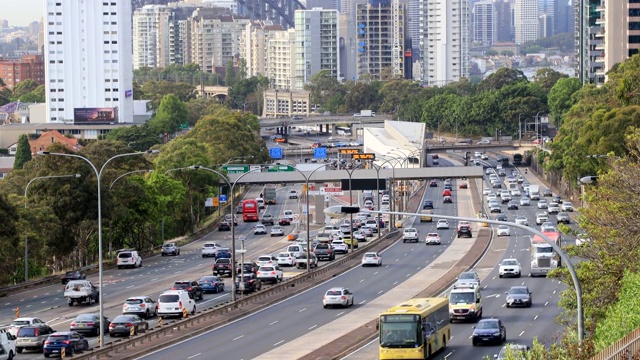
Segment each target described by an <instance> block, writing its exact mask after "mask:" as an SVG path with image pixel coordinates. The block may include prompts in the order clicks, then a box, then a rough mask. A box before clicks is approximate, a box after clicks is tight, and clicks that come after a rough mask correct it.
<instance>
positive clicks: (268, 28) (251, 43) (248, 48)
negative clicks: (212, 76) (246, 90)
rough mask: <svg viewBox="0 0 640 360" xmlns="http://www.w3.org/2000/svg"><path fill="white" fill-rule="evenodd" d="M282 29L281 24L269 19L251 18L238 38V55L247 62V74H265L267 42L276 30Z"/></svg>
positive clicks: (249, 75)
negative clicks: (275, 23)
mask: <svg viewBox="0 0 640 360" xmlns="http://www.w3.org/2000/svg"><path fill="white" fill-rule="evenodd" d="M281 31H284V29H283V28H282V25H279V24H278V25H274V24H273V22H272V21H270V20H251V21H250V22H249V23H248V24H247V25H246V27H245V29H244V32H243V33H242V37H241V38H240V51H241V52H240V57H241V58H243V59H245V61H246V62H247V76H248V77H251V76H256V75H262V76H265V77H266V76H267V56H268V53H267V44H268V42H269V39H270V38H271V37H272V36H273V35H274V34H275V33H277V32H281Z"/></svg>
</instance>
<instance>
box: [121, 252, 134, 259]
mask: <svg viewBox="0 0 640 360" xmlns="http://www.w3.org/2000/svg"><path fill="white" fill-rule="evenodd" d="M118 257H119V258H120V259H126V258H130V257H131V253H120V254H118Z"/></svg>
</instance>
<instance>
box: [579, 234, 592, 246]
mask: <svg viewBox="0 0 640 360" xmlns="http://www.w3.org/2000/svg"><path fill="white" fill-rule="evenodd" d="M590 242H591V238H590V237H589V235H587V234H578V236H577V237H576V246H582V245H585V244H588V243H590Z"/></svg>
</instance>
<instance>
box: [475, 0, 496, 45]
mask: <svg viewBox="0 0 640 360" xmlns="http://www.w3.org/2000/svg"><path fill="white" fill-rule="evenodd" d="M497 27H498V24H497V18H496V9H495V7H494V4H493V1H492V0H483V1H478V2H476V3H475V4H473V21H472V38H471V40H472V41H473V43H474V45H475V46H480V47H490V46H491V45H493V44H494V43H495V42H496V34H497V33H498V31H497Z"/></svg>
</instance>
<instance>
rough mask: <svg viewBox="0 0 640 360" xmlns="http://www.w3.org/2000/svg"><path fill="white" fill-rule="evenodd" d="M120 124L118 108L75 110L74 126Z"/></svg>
mask: <svg viewBox="0 0 640 360" xmlns="http://www.w3.org/2000/svg"><path fill="white" fill-rule="evenodd" d="M117 122H118V108H117V107H113V108H75V109H73V124H74V125H87V124H114V123H117Z"/></svg>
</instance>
